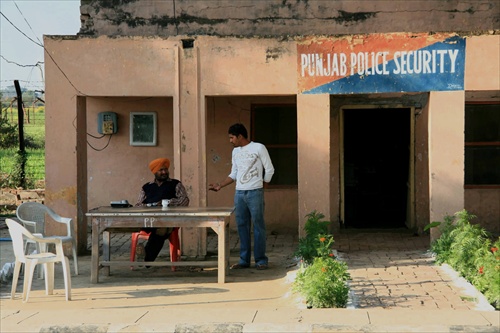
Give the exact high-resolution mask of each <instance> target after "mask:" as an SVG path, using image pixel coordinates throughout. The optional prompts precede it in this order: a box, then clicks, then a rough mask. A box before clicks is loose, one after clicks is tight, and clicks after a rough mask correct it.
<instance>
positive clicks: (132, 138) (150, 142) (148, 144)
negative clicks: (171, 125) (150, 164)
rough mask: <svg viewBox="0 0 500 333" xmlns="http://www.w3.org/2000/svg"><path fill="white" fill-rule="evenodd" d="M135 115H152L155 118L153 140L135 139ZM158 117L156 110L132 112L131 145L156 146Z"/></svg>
mask: <svg viewBox="0 0 500 333" xmlns="http://www.w3.org/2000/svg"><path fill="white" fill-rule="evenodd" d="M134 116H151V119H152V120H153V140H152V141H134ZM156 137H157V117H156V112H130V145H131V146H156Z"/></svg>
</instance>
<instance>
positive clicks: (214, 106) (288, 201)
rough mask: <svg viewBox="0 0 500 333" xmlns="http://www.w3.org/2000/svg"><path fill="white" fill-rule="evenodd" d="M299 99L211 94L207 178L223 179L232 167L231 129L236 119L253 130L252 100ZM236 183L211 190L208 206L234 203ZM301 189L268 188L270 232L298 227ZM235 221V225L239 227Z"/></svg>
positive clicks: (292, 100) (280, 101)
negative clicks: (251, 125) (229, 135)
mask: <svg viewBox="0 0 500 333" xmlns="http://www.w3.org/2000/svg"><path fill="white" fill-rule="evenodd" d="M271 103H272V104H288V103H295V96H272V97H271V96H268V97H266V96H246V97H245V96H233V97H214V96H211V97H207V98H206V105H207V129H206V131H207V135H206V143H207V147H206V152H207V158H206V159H207V181H208V183H216V182H220V181H222V180H224V179H226V177H227V176H228V175H229V173H230V171H231V153H232V150H233V146H232V145H231V144H230V143H229V137H228V133H227V130H228V129H229V126H231V125H232V124H234V123H237V122H241V123H243V124H244V125H245V126H246V127H247V130H250V109H251V105H252V104H271ZM234 187H235V184H234V183H233V184H231V185H229V186H227V187H225V188H224V189H223V190H222V191H220V192H212V191H209V192H208V193H207V204H208V206H232V205H233V197H234ZM297 196H298V194H297V189H267V190H266V191H265V204H266V210H265V220H266V224H267V230H268V232H272V231H279V232H283V231H287V232H296V231H297V221H298V219H299V217H298V213H297V212H298V206H297V205H298V203H297V200H298V197H297ZM232 219H233V221H232V222H231V225H230V227H231V229H236V225H235V223H234V216H232Z"/></svg>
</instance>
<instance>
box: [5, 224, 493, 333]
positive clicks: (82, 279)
mask: <svg viewBox="0 0 500 333" xmlns="http://www.w3.org/2000/svg"><path fill="white" fill-rule="evenodd" d="M0 232H3V233H2V234H0V236H2V235H5V230H0ZM2 237H4V236H2ZM334 237H335V244H334V246H335V248H336V250H337V253H338V255H339V257H340V258H341V259H342V260H346V262H347V264H348V266H349V273H350V274H351V277H352V281H351V282H350V290H351V298H350V302H349V305H348V308H347V309H307V308H306V306H305V304H304V302H303V301H302V300H301V299H300V297H298V296H297V295H296V294H293V293H292V292H291V283H292V281H293V279H294V275H295V273H296V271H297V265H296V259H295V258H294V256H293V252H294V251H295V250H296V248H297V244H298V239H297V236H296V235H289V234H270V235H268V255H269V258H270V269H268V270H266V271H258V270H255V269H253V268H249V269H244V270H237V271H230V274H229V276H228V277H227V283H226V284H222V285H221V284H217V282H216V281H217V272H216V269H204V270H199V269H189V267H188V268H183V269H178V270H177V271H175V272H172V271H171V270H170V268H167V267H154V268H152V269H145V268H144V269H138V270H133V271H132V270H130V269H129V268H128V267H126V268H116V269H115V268H113V269H112V275H111V276H109V277H106V276H101V278H100V283H99V284H91V283H90V256H82V257H80V258H79V263H80V272H81V273H80V275H79V276H73V277H72V284H73V295H72V296H73V297H72V301H71V302H65V301H64V290H63V289H62V278H61V275H62V274H61V272H60V271H59V270H58V269H57V268H56V286H55V288H56V291H55V294H54V295H50V296H46V295H45V294H44V286H43V281H42V280H36V281H35V282H34V285H33V291H32V293H31V296H30V300H29V302H28V303H22V301H21V300H20V299H19V297H20V295H19V293H20V292H21V286H20V287H18V296H17V298H16V299H15V300H13V301H11V300H9V299H8V296H9V292H10V285H5V283H4V284H2V286H1V288H0V291H1V299H0V313H1V318H0V319H1V320H0V331H1V332H58V331H60V332H62V331H74V332H481V333H483V332H496V333H498V332H500V312H499V311H493V309H492V308H491V306H489V304H487V302H486V304H485V302H484V299H481V295H478V294H475V293H474V292H475V289H474V288H471V286H470V284H467V283H465V282H464V281H461V280H460V279H459V278H458V277H457V276H455V275H453V273H454V272H453V271H452V270H447V269H446V268H443V267H442V266H435V265H434V262H433V259H432V257H431V255H430V254H429V252H428V248H429V244H428V237H418V236H414V235H412V234H410V233H408V232H406V231H397V232H395V231H392V230H391V231H385V232H380V231H379V232H375V231H363V230H356V231H355V232H353V231H349V232H347V231H345V230H344V231H342V232H340V233H338V234H336V235H334ZM230 239H231V253H230V255H231V262H235V261H236V260H237V258H238V246H239V244H238V237H237V235H236V234H235V233H232V234H231V238H230ZM207 244H208V245H207V251H208V256H207V257H208V259H210V258H211V257H216V254H217V244H216V237H215V236H214V235H209V237H208V242H207ZM111 245H112V253H113V256H124V257H125V258H128V256H129V253H130V252H129V251H130V234H114V235H113V237H112V244H111ZM9 248H10V243H9V242H6V241H3V242H0V254H1V264H2V265H3V263H4V262H9V261H10V259H9ZM10 255H12V254H10ZM168 258H169V254H168V246H165V247H164V250H163V251H162V252H161V253H160V257H159V259H158V260H168ZM70 263H72V262H71V261H70ZM59 269H60V268H59Z"/></svg>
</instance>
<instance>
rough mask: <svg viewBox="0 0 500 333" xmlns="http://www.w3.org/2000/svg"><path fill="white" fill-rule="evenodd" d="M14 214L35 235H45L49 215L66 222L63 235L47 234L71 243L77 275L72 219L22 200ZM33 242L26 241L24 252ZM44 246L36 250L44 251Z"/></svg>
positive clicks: (40, 205) (58, 220) (60, 221)
mask: <svg viewBox="0 0 500 333" xmlns="http://www.w3.org/2000/svg"><path fill="white" fill-rule="evenodd" d="M16 215H17V218H18V219H19V221H21V223H22V224H23V225H24V227H25V228H26V229H28V230H30V231H31V232H32V233H33V234H34V235H35V236H39V237H46V236H47V235H45V217H46V215H48V216H50V217H51V218H52V219H53V220H54V221H56V222H59V223H63V224H66V229H67V232H66V235H65V236H52V235H51V236H49V237H51V238H59V239H61V241H62V242H63V243H71V247H72V249H73V260H74V266H75V275H78V257H77V254H76V238H75V236H74V231H73V219H71V218H69V217H61V216H59V215H58V214H56V213H55V212H54V211H53V210H52V209H51V208H49V207H47V206H45V205H43V204H41V203H38V202H24V203H22V204H21V205H19V206H18V207H17V210H16ZM30 243H31V244H32V243H33V242H31V241H29V240H28V241H27V242H26V247H25V252H24V253H25V254H28V249H29V244H30ZM44 251H46V248H44V247H43V246H42V247H41V248H40V247H37V252H38V253H40V252H44Z"/></svg>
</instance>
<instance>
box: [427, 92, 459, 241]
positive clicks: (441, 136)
mask: <svg viewBox="0 0 500 333" xmlns="http://www.w3.org/2000/svg"><path fill="white" fill-rule="evenodd" d="M464 110H465V95H464V92H463V91H446V92H431V93H430V98H429V218H430V222H434V221H443V218H444V216H446V215H453V214H455V213H456V212H458V211H460V210H462V209H464V140H465V138H464V126H465V111H464ZM439 235H440V234H439V230H437V229H436V228H433V229H431V242H432V241H433V240H435V239H437V238H438V237H439Z"/></svg>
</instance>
